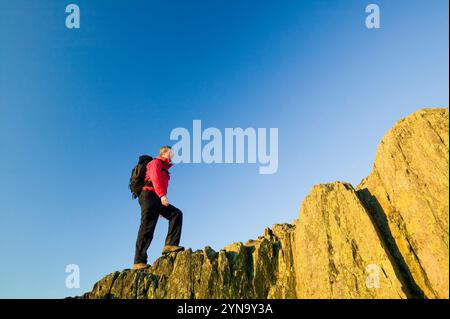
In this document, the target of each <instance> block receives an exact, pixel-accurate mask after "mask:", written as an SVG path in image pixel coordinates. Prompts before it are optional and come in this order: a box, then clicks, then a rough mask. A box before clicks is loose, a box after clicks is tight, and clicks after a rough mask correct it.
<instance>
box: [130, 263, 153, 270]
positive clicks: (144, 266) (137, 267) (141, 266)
mask: <svg viewBox="0 0 450 319" xmlns="http://www.w3.org/2000/svg"><path fill="white" fill-rule="evenodd" d="M147 268H150V265H147V264H144V263H138V264H134V265H133V270H142V269H147Z"/></svg>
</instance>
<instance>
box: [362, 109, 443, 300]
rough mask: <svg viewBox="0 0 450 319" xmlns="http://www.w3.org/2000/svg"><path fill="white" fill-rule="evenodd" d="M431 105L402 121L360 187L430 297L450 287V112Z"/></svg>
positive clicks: (412, 275)
mask: <svg viewBox="0 0 450 319" xmlns="http://www.w3.org/2000/svg"><path fill="white" fill-rule="evenodd" d="M448 113H449V112H448V108H447V109H426V110H421V111H418V112H415V113H414V114H412V115H410V116H408V117H407V118H405V119H403V120H401V121H399V122H398V123H397V125H395V126H394V127H393V128H392V129H391V130H390V131H389V132H388V133H387V134H386V136H385V137H384V138H383V140H382V142H381V144H380V145H379V147H378V150H377V155H376V159H375V164H374V166H373V171H372V173H371V174H370V175H369V176H368V177H367V178H366V179H365V180H363V181H362V182H361V184H360V185H359V186H358V190H359V191H360V193H361V194H362V195H363V196H362V197H363V199H364V200H365V202H366V205H367V206H368V207H369V209H370V211H371V212H372V214H373V215H374V217H375V219H376V221H377V224H378V225H379V226H380V227H381V228H382V232H383V234H384V237H385V238H386V239H387V240H388V242H387V244H388V245H389V246H391V247H392V249H393V251H394V253H395V254H396V259H397V263H399V264H400V265H402V267H403V268H404V269H403V273H405V275H406V276H407V277H408V280H410V281H412V282H413V283H414V284H415V285H417V286H418V288H419V289H420V290H422V291H423V293H424V294H425V296H426V297H428V298H448V297H449V294H448V290H449V278H448V270H449V261H448V259H449V247H448V239H449V236H448V229H449V224H448V216H449V206H448V202H449V199H448V197H449V188H448V184H449V176H448V174H449V166H448V165H449V163H448V159H449V148H448V142H449V123H448V121H449V114H448Z"/></svg>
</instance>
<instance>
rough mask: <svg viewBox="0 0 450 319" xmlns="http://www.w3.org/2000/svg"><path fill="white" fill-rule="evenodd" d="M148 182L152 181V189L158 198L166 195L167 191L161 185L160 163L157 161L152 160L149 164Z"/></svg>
mask: <svg viewBox="0 0 450 319" xmlns="http://www.w3.org/2000/svg"><path fill="white" fill-rule="evenodd" d="M150 180H151V181H152V184H153V188H154V189H155V193H156V195H158V197H163V196H165V195H166V193H167V189H166V188H165V187H164V186H163V183H162V163H161V161H159V160H153V161H151V162H150Z"/></svg>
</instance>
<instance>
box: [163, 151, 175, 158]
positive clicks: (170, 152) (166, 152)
mask: <svg viewBox="0 0 450 319" xmlns="http://www.w3.org/2000/svg"><path fill="white" fill-rule="evenodd" d="M173 155H174V153H173V151H172V150H171V149H169V150H166V151H165V152H164V153H163V157H165V158H167V159H169V160H172V159H173Z"/></svg>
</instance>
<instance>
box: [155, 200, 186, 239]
mask: <svg viewBox="0 0 450 319" xmlns="http://www.w3.org/2000/svg"><path fill="white" fill-rule="evenodd" d="M160 214H161V215H162V216H163V217H164V218H166V219H167V220H169V231H168V232H167V237H166V242H165V244H166V245H172V246H178V244H179V243H180V238H181V228H182V226H183V213H182V212H181V210H179V209H178V208H176V207H175V206H173V205H169V206H163V208H162V209H161V211H160Z"/></svg>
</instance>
